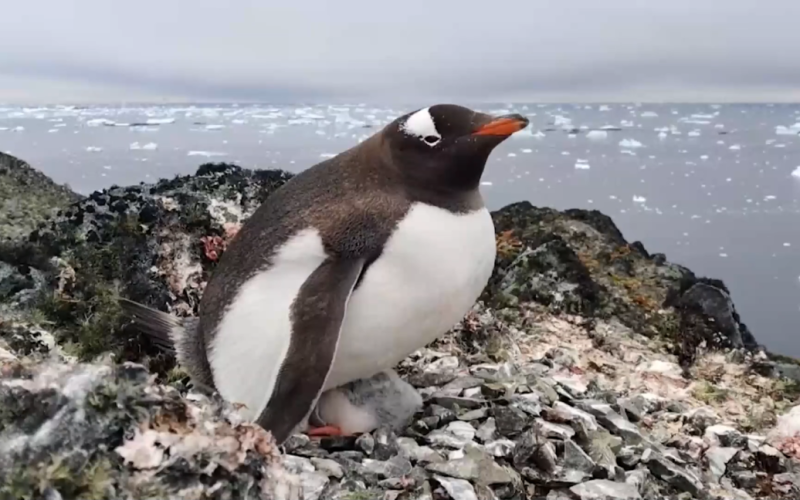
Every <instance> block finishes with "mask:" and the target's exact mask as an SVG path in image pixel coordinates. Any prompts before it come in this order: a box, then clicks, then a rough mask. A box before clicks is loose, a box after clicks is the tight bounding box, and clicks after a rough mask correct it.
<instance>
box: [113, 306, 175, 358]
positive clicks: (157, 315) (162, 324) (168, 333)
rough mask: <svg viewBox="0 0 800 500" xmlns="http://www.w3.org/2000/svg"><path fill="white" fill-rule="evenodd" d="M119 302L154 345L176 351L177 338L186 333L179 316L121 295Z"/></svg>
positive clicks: (163, 349) (169, 351)
mask: <svg viewBox="0 0 800 500" xmlns="http://www.w3.org/2000/svg"><path fill="white" fill-rule="evenodd" d="M119 303H120V306H121V307H122V310H123V311H124V312H125V313H126V314H127V315H128V316H130V317H131V318H132V319H133V322H134V325H135V326H136V328H137V330H139V331H140V332H141V333H143V334H145V335H147V337H148V339H150V341H151V342H152V343H153V345H155V346H156V347H158V348H159V349H161V350H162V351H165V352H168V353H175V351H176V349H175V338H176V337H177V336H179V335H182V334H183V333H184V327H183V325H182V322H181V320H180V319H179V318H177V317H175V316H172V315H171V314H167V313H165V312H162V311H159V310H156V309H153V308H151V307H147V306H146V305H144V304H140V303H139V302H134V301H133V300H129V299H126V298H123V297H120V299H119Z"/></svg>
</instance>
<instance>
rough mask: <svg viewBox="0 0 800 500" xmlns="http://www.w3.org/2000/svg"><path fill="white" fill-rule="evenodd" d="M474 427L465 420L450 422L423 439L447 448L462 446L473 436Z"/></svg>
mask: <svg viewBox="0 0 800 500" xmlns="http://www.w3.org/2000/svg"><path fill="white" fill-rule="evenodd" d="M475 432H476V431H475V428H474V427H472V426H471V425H469V424H468V423H466V422H461V421H455V422H450V423H449V424H448V425H447V427H445V428H444V429H437V430H435V431H432V432H431V433H430V434H428V435H427V436H426V437H425V439H427V441H428V442H429V443H431V444H435V445H439V446H447V447H449V448H463V447H464V446H466V444H467V443H469V442H470V441H472V440H473V438H474V437H475Z"/></svg>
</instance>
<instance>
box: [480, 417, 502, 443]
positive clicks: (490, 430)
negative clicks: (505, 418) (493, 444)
mask: <svg viewBox="0 0 800 500" xmlns="http://www.w3.org/2000/svg"><path fill="white" fill-rule="evenodd" d="M496 434H497V425H496V423H495V419H494V417H489V418H487V419H486V421H485V422H484V423H482V424H481V425H480V427H478V431H477V432H476V433H475V437H477V438H478V439H479V440H481V441H483V442H484V443H486V442H488V441H491V440H493V439H494V438H495V436H496Z"/></svg>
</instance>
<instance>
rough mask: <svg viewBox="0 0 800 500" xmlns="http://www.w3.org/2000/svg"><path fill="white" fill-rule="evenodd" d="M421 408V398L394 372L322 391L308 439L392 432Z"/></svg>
mask: <svg viewBox="0 0 800 500" xmlns="http://www.w3.org/2000/svg"><path fill="white" fill-rule="evenodd" d="M420 408H422V396H421V395H420V394H419V392H417V390H416V389H415V388H414V386H412V385H411V384H409V383H408V382H406V381H405V380H403V379H402V378H400V377H399V376H398V375H397V373H396V372H395V371H394V370H385V371H382V372H379V373H376V374H375V375H373V376H372V377H369V378H367V379H359V380H355V381H352V382H349V383H347V384H345V385H343V386H340V387H336V388H333V389H330V390H328V391H325V392H324V393H322V395H321V396H320V398H319V401H318V402H317V406H316V408H315V409H314V412H312V414H311V419H310V422H311V423H312V424H313V427H312V428H311V429H310V430H308V431H307V432H306V433H307V434H308V435H309V436H331V435H339V436H352V435H357V434H364V433H367V432H372V431H374V430H375V429H377V428H379V427H386V428H389V429H391V430H393V431H395V432H397V431H399V430H401V429H402V427H403V426H405V425H407V424H408V423H409V422H410V421H411V418H412V417H413V416H414V414H415V413H416V412H417V411H418V410H419V409H420Z"/></svg>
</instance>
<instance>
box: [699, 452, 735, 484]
mask: <svg viewBox="0 0 800 500" xmlns="http://www.w3.org/2000/svg"><path fill="white" fill-rule="evenodd" d="M738 452H739V450H738V449H737V448H723V447H721V446H712V447H711V448H709V449H708V450H706V459H707V460H708V466H709V470H710V472H711V477H713V478H714V480H715V481H717V482H719V479H720V478H721V477H722V476H724V475H725V470H726V469H727V466H728V462H730V461H731V460H732V459H733V457H734V456H736V454H737V453H738Z"/></svg>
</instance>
